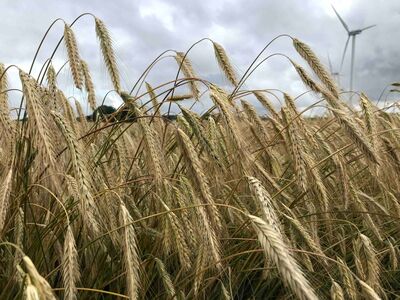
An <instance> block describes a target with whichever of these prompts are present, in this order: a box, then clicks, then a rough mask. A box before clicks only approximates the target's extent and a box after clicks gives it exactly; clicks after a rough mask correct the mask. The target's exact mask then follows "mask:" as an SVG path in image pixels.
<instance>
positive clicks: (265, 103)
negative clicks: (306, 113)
mask: <svg viewBox="0 0 400 300" xmlns="http://www.w3.org/2000/svg"><path fill="white" fill-rule="evenodd" d="M253 94H254V96H256V98H257V100H258V101H259V102H260V103H261V105H262V106H263V107H264V108H265V109H266V110H267V111H268V112H270V113H271V115H272V116H273V117H274V119H275V120H276V121H279V120H280V119H281V118H280V116H279V114H278V113H277V112H276V110H275V108H274V107H273V106H272V104H271V101H270V100H269V99H268V98H267V97H266V96H265V95H264V94H263V93H262V92H259V91H254V92H253Z"/></svg>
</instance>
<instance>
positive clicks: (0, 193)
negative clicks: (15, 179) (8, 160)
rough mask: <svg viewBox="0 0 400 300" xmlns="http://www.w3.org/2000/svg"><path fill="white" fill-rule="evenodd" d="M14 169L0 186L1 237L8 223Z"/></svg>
mask: <svg viewBox="0 0 400 300" xmlns="http://www.w3.org/2000/svg"><path fill="white" fill-rule="evenodd" d="M12 174H13V171H12V168H10V170H9V171H8V174H7V176H6V178H5V179H4V181H3V182H2V184H1V186H0V236H1V233H2V232H3V228H4V224H5V222H6V217H7V210H8V205H9V201H10V193H11V183H12Z"/></svg>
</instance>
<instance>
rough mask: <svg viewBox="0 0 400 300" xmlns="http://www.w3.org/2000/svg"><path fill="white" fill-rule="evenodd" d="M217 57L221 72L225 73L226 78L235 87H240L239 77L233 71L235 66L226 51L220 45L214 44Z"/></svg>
mask: <svg viewBox="0 0 400 300" xmlns="http://www.w3.org/2000/svg"><path fill="white" fill-rule="evenodd" d="M213 47H214V53H215V57H216V58H217V61H218V65H219V66H220V68H221V70H222V71H223V72H224V74H225V76H226V78H227V79H228V80H229V82H230V83H232V84H233V85H234V86H237V85H238V80H237V75H236V73H235V71H234V69H233V66H232V64H231V62H230V60H229V57H228V55H227V54H226V52H225V49H224V48H223V47H222V46H221V45H220V44H218V43H216V42H213Z"/></svg>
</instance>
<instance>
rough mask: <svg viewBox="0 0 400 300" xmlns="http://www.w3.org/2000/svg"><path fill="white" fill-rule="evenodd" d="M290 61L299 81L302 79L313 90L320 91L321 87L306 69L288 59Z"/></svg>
mask: <svg viewBox="0 0 400 300" xmlns="http://www.w3.org/2000/svg"><path fill="white" fill-rule="evenodd" d="M290 62H291V63H292V65H293V67H294V68H295V69H296V72H297V74H299V77H300V79H301V81H303V83H304V84H305V85H306V86H307V87H308V88H309V89H311V90H312V91H313V92H315V93H320V92H321V87H320V86H319V84H318V83H316V82H315V81H314V80H313V79H312V78H311V77H310V75H308V74H307V72H306V70H304V69H303V67H302V66H300V65H298V64H297V63H295V62H294V61H293V60H290Z"/></svg>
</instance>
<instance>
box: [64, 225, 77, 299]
mask: <svg viewBox="0 0 400 300" xmlns="http://www.w3.org/2000/svg"><path fill="white" fill-rule="evenodd" d="M61 270H62V275H63V284H64V288H65V290H64V299H66V300H76V299H78V297H77V295H78V290H77V288H76V283H77V281H78V280H79V277H80V272H79V264H78V252H77V250H76V245H75V238H74V234H73V233H72V229H71V227H70V226H69V225H68V227H67V232H66V234H65V240H64V254H63V262H62V267H61Z"/></svg>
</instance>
